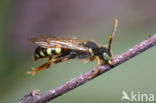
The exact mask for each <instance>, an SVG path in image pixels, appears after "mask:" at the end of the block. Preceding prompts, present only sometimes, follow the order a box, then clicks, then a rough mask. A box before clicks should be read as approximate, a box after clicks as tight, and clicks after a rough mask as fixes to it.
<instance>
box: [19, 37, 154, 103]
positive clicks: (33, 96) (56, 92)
mask: <svg viewBox="0 0 156 103" xmlns="http://www.w3.org/2000/svg"><path fill="white" fill-rule="evenodd" d="M154 45H156V34H155V35H154V36H151V37H149V38H147V39H146V40H144V41H143V42H141V43H139V44H138V45H135V46H134V47H133V48H131V49H129V50H127V51H126V52H124V53H122V54H120V55H117V56H115V57H114V58H113V60H112V64H113V65H114V67H116V66H117V65H119V64H121V63H123V62H125V61H127V60H129V59H131V58H132V57H134V56H136V55H138V54H140V53H142V52H143V51H145V50H147V49H148V48H150V47H152V46H154ZM114 67H110V66H109V65H102V66H100V71H99V73H98V74H97V75H96V76H95V77H97V76H99V75H101V74H103V73H104V72H106V71H108V70H111V69H112V68H114ZM95 70H96V68H94V69H93V70H90V71H88V72H87V73H85V74H81V75H80V76H78V77H76V78H74V79H72V80H70V81H68V82H66V83H65V84H63V85H61V86H59V87H56V88H54V89H51V90H49V91H47V92H46V93H44V94H40V91H39V90H34V91H32V92H30V93H27V94H26V95H25V96H24V97H23V98H22V99H21V100H20V101H19V103H46V102H48V101H50V100H52V99H54V98H56V97H58V96H60V95H63V94H65V93H66V92H68V91H70V90H72V89H74V88H76V87H79V86H80V85H82V84H84V83H86V82H88V81H89V80H91V78H90V77H91V75H92V74H93V73H94V71H95ZM95 77H94V78H95ZM92 79H93V78H92Z"/></svg>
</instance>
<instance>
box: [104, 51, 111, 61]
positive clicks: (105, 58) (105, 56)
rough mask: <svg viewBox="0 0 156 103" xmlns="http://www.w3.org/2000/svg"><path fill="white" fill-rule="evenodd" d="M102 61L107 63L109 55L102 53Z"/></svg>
mask: <svg viewBox="0 0 156 103" xmlns="http://www.w3.org/2000/svg"><path fill="white" fill-rule="evenodd" d="M103 59H104V60H105V61H109V59H110V57H109V55H108V54H107V53H106V52H104V53H103Z"/></svg>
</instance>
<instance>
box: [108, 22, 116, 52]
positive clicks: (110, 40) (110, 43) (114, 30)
mask: <svg viewBox="0 0 156 103" xmlns="http://www.w3.org/2000/svg"><path fill="white" fill-rule="evenodd" d="M117 25H118V20H117V19H115V22H114V27H113V32H112V34H111V35H110V36H109V46H108V51H109V52H111V46H112V40H113V38H114V35H115V32H116V29H117Z"/></svg>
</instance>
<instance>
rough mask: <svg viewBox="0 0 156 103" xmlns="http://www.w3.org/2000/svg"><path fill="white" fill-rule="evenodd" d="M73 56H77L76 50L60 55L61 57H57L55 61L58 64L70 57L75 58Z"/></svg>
mask: <svg viewBox="0 0 156 103" xmlns="http://www.w3.org/2000/svg"><path fill="white" fill-rule="evenodd" d="M73 58H76V54H75V53H74V52H72V53H70V54H68V55H64V56H60V57H58V58H56V61H54V63H55V64H57V63H60V62H64V61H67V60H69V59H73Z"/></svg>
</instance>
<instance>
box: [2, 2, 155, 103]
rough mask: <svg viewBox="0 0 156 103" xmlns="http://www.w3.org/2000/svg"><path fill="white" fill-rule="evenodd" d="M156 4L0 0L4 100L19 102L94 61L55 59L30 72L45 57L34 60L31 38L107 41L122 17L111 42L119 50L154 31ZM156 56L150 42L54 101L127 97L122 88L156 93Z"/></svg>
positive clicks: (109, 100) (89, 101) (83, 101)
mask: <svg viewBox="0 0 156 103" xmlns="http://www.w3.org/2000/svg"><path fill="white" fill-rule="evenodd" d="M155 4H156V1H155V0H64V1H63V0H62V1H58V0H44V1H43V0H25V1H24V0H14V1H12V0H1V1H0V41H1V42H0V47H1V48H0V51H1V53H0V102H1V103H16V102H18V101H19V100H20V99H21V98H22V97H23V96H24V95H25V94H26V93H28V92H30V91H32V90H34V89H40V90H41V93H44V92H46V91H48V90H49V89H51V88H55V87H57V86H59V85H61V84H63V83H65V82H66V81H68V80H70V79H72V78H74V77H76V76H79V75H80V74H82V73H85V72H87V71H89V70H91V69H92V68H94V67H95V66H96V62H90V63H87V64H82V63H80V62H79V61H78V60H70V61H67V62H63V63H60V64H57V65H53V64H52V66H51V68H50V69H47V70H44V71H41V72H38V73H37V75H35V76H31V75H26V74H25V73H26V72H27V71H30V70H31V68H32V67H37V66H39V65H41V64H42V63H44V62H46V61H47V59H44V60H40V61H37V62H34V61H33V59H32V55H33V52H34V49H35V47H36V45H34V44H32V43H29V42H28V41H27V39H28V38H30V37H32V36H35V35H40V34H48V35H55V36H59V37H65V38H71V37H75V36H76V37H77V38H79V39H94V40H95V41H97V42H98V43H99V44H101V45H104V44H108V37H109V35H110V34H111V31H112V28H113V23H114V19H115V18H118V20H119V25H118V29H117V33H116V35H115V38H114V40H113V47H112V49H113V54H114V55H117V54H120V53H122V52H124V51H125V50H127V49H129V48H131V47H133V46H134V45H136V44H138V43H139V42H141V41H142V40H144V39H146V38H147V37H148V36H149V35H153V34H155V33H156V6H155ZM155 62H156V47H152V48H150V49H149V50H147V51H145V52H143V53H142V54H140V55H139V56H136V57H135V58H133V59H131V60H129V61H128V62H126V63H123V64H121V65H119V66H118V67H116V68H115V69H113V70H111V71H109V72H107V73H105V74H103V75H101V76H99V77H97V78H96V79H94V80H92V81H90V82H88V83H86V84H84V85H83V86H80V87H78V88H76V89H74V90H72V91H70V92H68V93H66V94H64V95H63V96H60V97H58V98H56V99H54V100H53V101H51V102H50V103H73V102H74V103H80V102H81V103H95V102H98V103H104V102H106V103H114V102H116V103H120V102H122V103H123V102H124V103H125V102H128V101H127V100H124V101H121V97H122V91H126V92H127V93H128V94H129V95H130V92H131V91H134V92H136V93H137V92H141V93H147V94H149V93H152V94H154V95H156V82H155V79H156V75H155V73H156V68H155ZM155 101H156V100H155Z"/></svg>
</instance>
